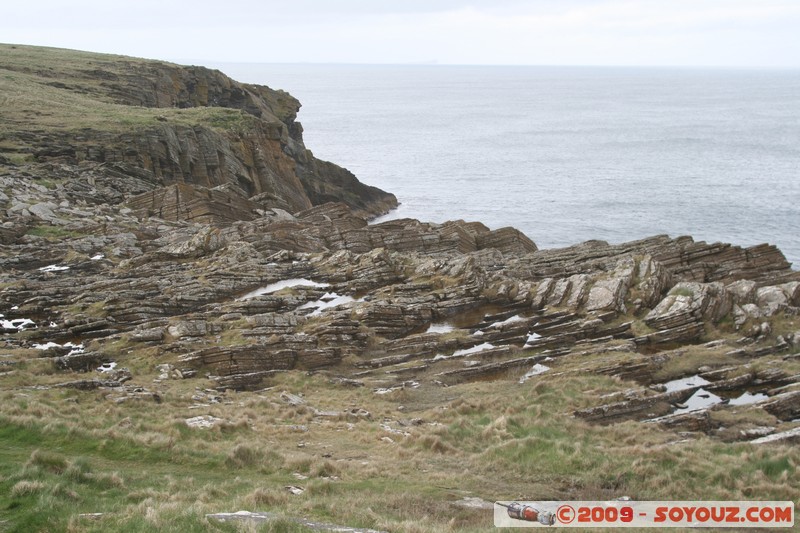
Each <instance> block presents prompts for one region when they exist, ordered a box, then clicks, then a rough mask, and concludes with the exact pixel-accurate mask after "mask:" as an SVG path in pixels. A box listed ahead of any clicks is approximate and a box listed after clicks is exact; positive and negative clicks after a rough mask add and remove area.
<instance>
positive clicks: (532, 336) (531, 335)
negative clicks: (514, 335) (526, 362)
mask: <svg viewBox="0 0 800 533" xmlns="http://www.w3.org/2000/svg"><path fill="white" fill-rule="evenodd" d="M541 338H542V336H541V335H539V334H538V333H528V340H526V341H525V346H523V348H527V347H528V345H530V343H532V342H535V341H537V340H539V339H541Z"/></svg>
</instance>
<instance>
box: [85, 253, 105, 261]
mask: <svg viewBox="0 0 800 533" xmlns="http://www.w3.org/2000/svg"><path fill="white" fill-rule="evenodd" d="M105 258H106V256H105V255H103V254H97V255H94V256H92V257H90V258H89V260H90V261H100V260H101V259H105Z"/></svg>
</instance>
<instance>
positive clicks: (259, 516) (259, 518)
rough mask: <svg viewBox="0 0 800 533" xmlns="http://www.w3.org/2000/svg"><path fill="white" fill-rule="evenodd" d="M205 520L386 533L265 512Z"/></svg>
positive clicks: (218, 516) (228, 514)
mask: <svg viewBox="0 0 800 533" xmlns="http://www.w3.org/2000/svg"><path fill="white" fill-rule="evenodd" d="M206 518H211V519H214V520H219V521H220V522H236V521H239V522H245V521H247V522H253V523H256V524H263V523H265V522H269V521H270V520H275V519H277V518H282V519H284V520H291V521H292V522H296V523H298V524H300V525H303V526H305V527H307V528H310V529H314V530H316V531H338V532H342V533H387V532H386V531H378V530H376V529H362V528H357V527H348V526H337V525H335V524H326V523H323V522H314V521H313V520H307V519H305V518H294V517H285V516H280V515H278V514H276V513H266V512H256V513H253V512H250V511H239V512H236V513H215V514H207V515H206Z"/></svg>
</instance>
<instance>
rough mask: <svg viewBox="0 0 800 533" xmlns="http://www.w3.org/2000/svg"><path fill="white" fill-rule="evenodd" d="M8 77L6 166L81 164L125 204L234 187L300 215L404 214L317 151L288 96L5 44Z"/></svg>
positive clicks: (0, 157) (0, 91)
mask: <svg viewBox="0 0 800 533" xmlns="http://www.w3.org/2000/svg"><path fill="white" fill-rule="evenodd" d="M0 73H2V77H1V78H0V95H2V96H0V99H2V105H3V112H2V114H0V162H2V161H4V162H6V163H7V164H13V163H58V164H60V165H71V166H72V167H73V169H75V170H76V172H77V173H78V174H79V176H78V178H77V179H79V180H83V181H86V182H89V183H91V181H92V180H93V179H96V178H95V176H97V175H99V176H101V178H106V182H107V184H108V185H109V186H110V187H112V188H113V187H116V188H117V189H119V190H120V191H121V192H122V193H124V194H127V193H128V192H130V189H131V188H133V189H134V190H135V191H137V192H144V191H152V190H155V189H157V188H159V187H163V186H167V185H170V184H174V183H179V184H184V185H189V186H199V187H204V188H215V187H220V186H232V187H230V188H229V189H228V191H229V192H231V191H233V192H234V193H235V194H238V195H239V196H242V197H244V198H246V199H249V200H250V201H251V202H253V203H254V204H255V205H256V206H258V207H260V208H281V209H285V210H287V211H290V212H295V211H298V210H302V209H307V208H309V207H311V206H313V205H319V204H321V203H325V202H329V201H341V202H343V203H345V204H347V205H348V206H349V207H351V208H352V209H354V210H355V211H357V212H359V213H362V214H364V215H366V216H370V215H376V214H380V213H383V212H386V211H388V210H389V209H391V208H393V207H394V206H396V205H397V202H396V199H395V198H394V196H393V195H391V194H389V193H386V192H384V191H381V190H379V189H377V188H375V187H370V186H367V185H364V184H362V183H360V182H359V181H358V180H357V179H356V177H355V176H353V174H351V173H350V172H348V171H347V170H345V169H343V168H341V167H338V166H336V165H334V164H332V163H328V162H324V161H320V160H318V159H316V158H315V157H314V156H313V154H312V153H311V152H310V151H309V150H307V149H306V147H305V145H304V144H303V136H302V132H303V129H302V126H301V125H300V123H298V122H297V121H296V118H297V111H298V110H299V108H300V103H299V102H298V101H297V100H296V99H295V98H294V97H292V96H291V95H289V94H288V93H286V92H284V91H278V90H273V89H270V88H269V87H264V86H258V85H250V84H242V83H238V82H236V81H234V80H232V79H230V78H228V77H227V76H225V75H224V74H222V73H221V72H219V71H215V70H209V69H207V68H203V67H184V66H178V65H173V64H169V63H163V62H158V61H145V60H139V59H133V58H127V57H118V56H107V55H99V54H89V53H81V52H73V51H67V50H56V49H47V48H36V47H27V46H12V45H0ZM58 177H59V176H58V173H50V174H49V178H48V179H58ZM70 179H75V178H74V177H70ZM248 215H249V213H242V216H248Z"/></svg>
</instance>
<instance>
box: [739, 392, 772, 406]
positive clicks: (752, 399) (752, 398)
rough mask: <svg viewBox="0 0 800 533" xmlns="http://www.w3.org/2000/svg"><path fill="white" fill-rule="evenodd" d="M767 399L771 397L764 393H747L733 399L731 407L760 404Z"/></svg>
mask: <svg viewBox="0 0 800 533" xmlns="http://www.w3.org/2000/svg"><path fill="white" fill-rule="evenodd" d="M767 398H769V396H767V395H766V394H764V393H763V392H757V393H755V394H751V393H749V392H745V393H744V394H742V395H741V396H739V397H738V398H732V399H731V401H730V403H729V405H748V404H751V403H756V402H760V401H761V400H766V399H767Z"/></svg>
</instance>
